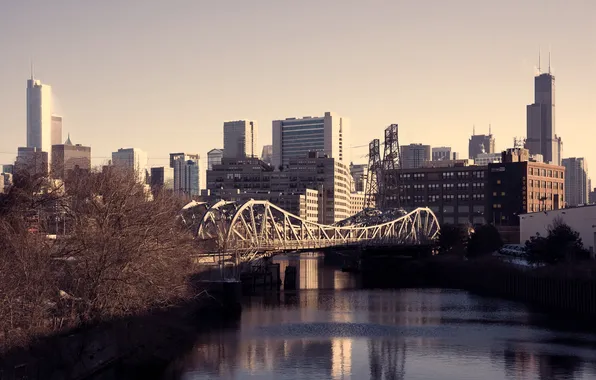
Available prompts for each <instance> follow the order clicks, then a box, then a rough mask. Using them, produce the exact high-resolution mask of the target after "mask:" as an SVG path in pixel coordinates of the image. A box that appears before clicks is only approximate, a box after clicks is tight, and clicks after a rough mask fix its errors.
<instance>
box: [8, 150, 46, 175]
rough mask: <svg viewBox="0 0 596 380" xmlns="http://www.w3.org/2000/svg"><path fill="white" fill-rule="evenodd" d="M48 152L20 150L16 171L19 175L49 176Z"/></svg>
mask: <svg viewBox="0 0 596 380" xmlns="http://www.w3.org/2000/svg"><path fill="white" fill-rule="evenodd" d="M48 161H49V158H48V152H44V151H42V150H41V149H39V148H29V147H20V148H18V155H17V161H16V163H15V167H14V171H15V174H17V175H47V174H48Z"/></svg>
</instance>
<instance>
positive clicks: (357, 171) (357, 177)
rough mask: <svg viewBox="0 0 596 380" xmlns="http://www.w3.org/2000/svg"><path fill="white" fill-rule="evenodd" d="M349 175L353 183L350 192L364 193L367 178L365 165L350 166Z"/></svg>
mask: <svg viewBox="0 0 596 380" xmlns="http://www.w3.org/2000/svg"><path fill="white" fill-rule="evenodd" d="M350 175H351V176H352V179H353V181H354V188H353V189H352V191H366V180H367V178H368V165H367V164H356V165H355V164H350Z"/></svg>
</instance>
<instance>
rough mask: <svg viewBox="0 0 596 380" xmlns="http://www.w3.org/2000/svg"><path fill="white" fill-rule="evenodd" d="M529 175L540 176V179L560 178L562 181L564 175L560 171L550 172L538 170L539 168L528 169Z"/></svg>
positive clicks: (549, 170)
mask: <svg viewBox="0 0 596 380" xmlns="http://www.w3.org/2000/svg"><path fill="white" fill-rule="evenodd" d="M530 175H535V176H541V177H550V178H561V179H564V177H565V175H564V172H563V171H562V170H552V169H548V170H547V169H540V168H530Z"/></svg>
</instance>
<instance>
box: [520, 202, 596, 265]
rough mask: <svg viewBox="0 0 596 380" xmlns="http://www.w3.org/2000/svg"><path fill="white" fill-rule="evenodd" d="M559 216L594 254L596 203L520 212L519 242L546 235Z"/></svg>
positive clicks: (595, 244) (595, 245) (522, 242)
mask: <svg viewBox="0 0 596 380" xmlns="http://www.w3.org/2000/svg"><path fill="white" fill-rule="evenodd" d="M557 218H560V219H561V221H562V222H564V223H565V224H567V225H568V226H569V227H571V228H572V229H574V230H575V231H577V232H579V236H580V237H581V239H582V242H583V244H584V247H585V248H586V249H588V250H589V251H590V253H592V254H594V249H595V247H596V205H587V206H581V207H573V208H565V209H559V210H549V211H540V212H533V213H528V214H522V215H520V216H519V222H520V229H519V237H520V243H521V244H524V243H525V242H526V241H527V240H529V239H530V237H531V236H536V234H537V233H539V234H540V236H543V237H546V236H547V235H548V228H549V226H551V225H552V224H553V222H554V221H555V220H556V219H557Z"/></svg>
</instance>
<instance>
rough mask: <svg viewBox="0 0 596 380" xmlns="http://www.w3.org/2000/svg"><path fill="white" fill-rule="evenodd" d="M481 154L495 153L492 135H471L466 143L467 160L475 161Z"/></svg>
mask: <svg viewBox="0 0 596 380" xmlns="http://www.w3.org/2000/svg"><path fill="white" fill-rule="evenodd" d="M483 153H488V154H490V153H495V138H494V137H493V135H492V133H490V132H489V134H488V135H476V134H474V135H472V136H471V137H470V140H469V141H468V158H469V159H471V160H475V159H476V157H478V155H480V154H483Z"/></svg>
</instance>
